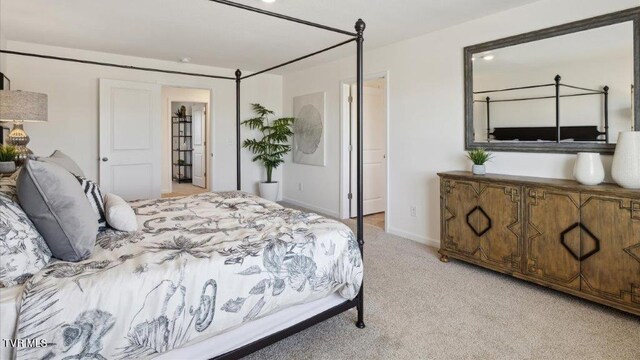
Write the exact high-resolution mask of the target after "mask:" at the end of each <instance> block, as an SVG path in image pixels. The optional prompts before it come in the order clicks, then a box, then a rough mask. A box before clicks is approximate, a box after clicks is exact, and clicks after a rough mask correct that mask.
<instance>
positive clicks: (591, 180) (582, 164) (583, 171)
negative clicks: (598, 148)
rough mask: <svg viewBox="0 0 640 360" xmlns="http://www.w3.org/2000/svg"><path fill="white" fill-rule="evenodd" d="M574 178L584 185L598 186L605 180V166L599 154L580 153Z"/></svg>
mask: <svg viewBox="0 0 640 360" xmlns="http://www.w3.org/2000/svg"><path fill="white" fill-rule="evenodd" d="M573 177H574V178H575V179H576V180H577V181H578V182H579V183H581V184H583V185H598V184H600V183H601V182H602V181H603V180H604V166H602V160H601V159H600V154H598V153H583V152H581V153H578V158H577V159H576V164H575V166H574V168H573Z"/></svg>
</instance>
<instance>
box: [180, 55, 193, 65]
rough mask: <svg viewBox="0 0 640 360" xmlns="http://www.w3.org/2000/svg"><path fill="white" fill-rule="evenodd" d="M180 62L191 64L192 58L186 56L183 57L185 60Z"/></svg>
mask: <svg viewBox="0 0 640 360" xmlns="http://www.w3.org/2000/svg"><path fill="white" fill-rule="evenodd" d="M180 62H183V63H189V62H191V58H190V57H187V56H185V57H183V58H180Z"/></svg>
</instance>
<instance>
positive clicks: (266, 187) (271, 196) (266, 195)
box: [258, 181, 280, 201]
mask: <svg viewBox="0 0 640 360" xmlns="http://www.w3.org/2000/svg"><path fill="white" fill-rule="evenodd" d="M258 188H259V189H260V197H261V198H263V199H266V200H270V201H276V200H277V199H278V190H279V189H280V185H279V184H278V182H277V181H275V182H270V183H267V182H261V183H260V184H258Z"/></svg>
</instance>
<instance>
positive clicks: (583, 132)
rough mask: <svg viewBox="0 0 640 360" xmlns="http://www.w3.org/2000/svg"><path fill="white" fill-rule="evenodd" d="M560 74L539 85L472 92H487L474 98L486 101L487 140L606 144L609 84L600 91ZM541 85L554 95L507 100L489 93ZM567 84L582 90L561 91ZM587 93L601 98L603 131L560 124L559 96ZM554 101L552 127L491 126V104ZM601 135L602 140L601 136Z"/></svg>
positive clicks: (590, 127)
mask: <svg viewBox="0 0 640 360" xmlns="http://www.w3.org/2000/svg"><path fill="white" fill-rule="evenodd" d="M561 79H562V77H561V76H560V75H556V76H555V77H554V78H553V80H554V82H553V83H548V84H539V85H527V86H519V87H511V88H505V89H491V90H482V91H474V92H473V95H479V94H487V97H485V98H484V99H474V100H473V102H474V103H483V104H486V109H485V110H486V117H487V142H491V141H492V140H498V141H555V142H557V143H559V142H561V141H563V140H572V141H596V142H598V141H600V142H604V143H605V144H608V143H609V87H608V86H606V85H605V86H603V87H602V90H597V89H589V88H585V87H580V86H575V85H569V84H563V83H561V82H560V80H561ZM544 87H554V88H555V95H542V96H529V97H516V98H507V99H495V98H492V97H491V96H489V94H495V93H502V92H510V91H518V90H527V89H536V88H544ZM561 87H567V88H570V89H574V90H578V91H582V92H575V93H572V94H561V93H560V88H561ZM589 95H602V98H603V104H604V109H603V116H604V131H600V130H599V129H598V126H589V125H578V126H562V125H561V123H560V99H561V98H565V97H576V96H589ZM545 99H554V100H555V126H533V127H526V126H517V127H496V128H494V129H493V131H491V130H492V128H491V104H493V103H503V102H514V101H530V100H545ZM601 136H604V139H603V138H601Z"/></svg>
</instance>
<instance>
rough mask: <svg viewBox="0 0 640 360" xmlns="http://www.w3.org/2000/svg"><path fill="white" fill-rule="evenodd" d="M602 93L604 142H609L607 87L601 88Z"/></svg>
mask: <svg viewBox="0 0 640 360" xmlns="http://www.w3.org/2000/svg"><path fill="white" fill-rule="evenodd" d="M602 93H603V94H604V143H605V144H608V143H609V87H608V86H606V85H605V87H603V88H602Z"/></svg>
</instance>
